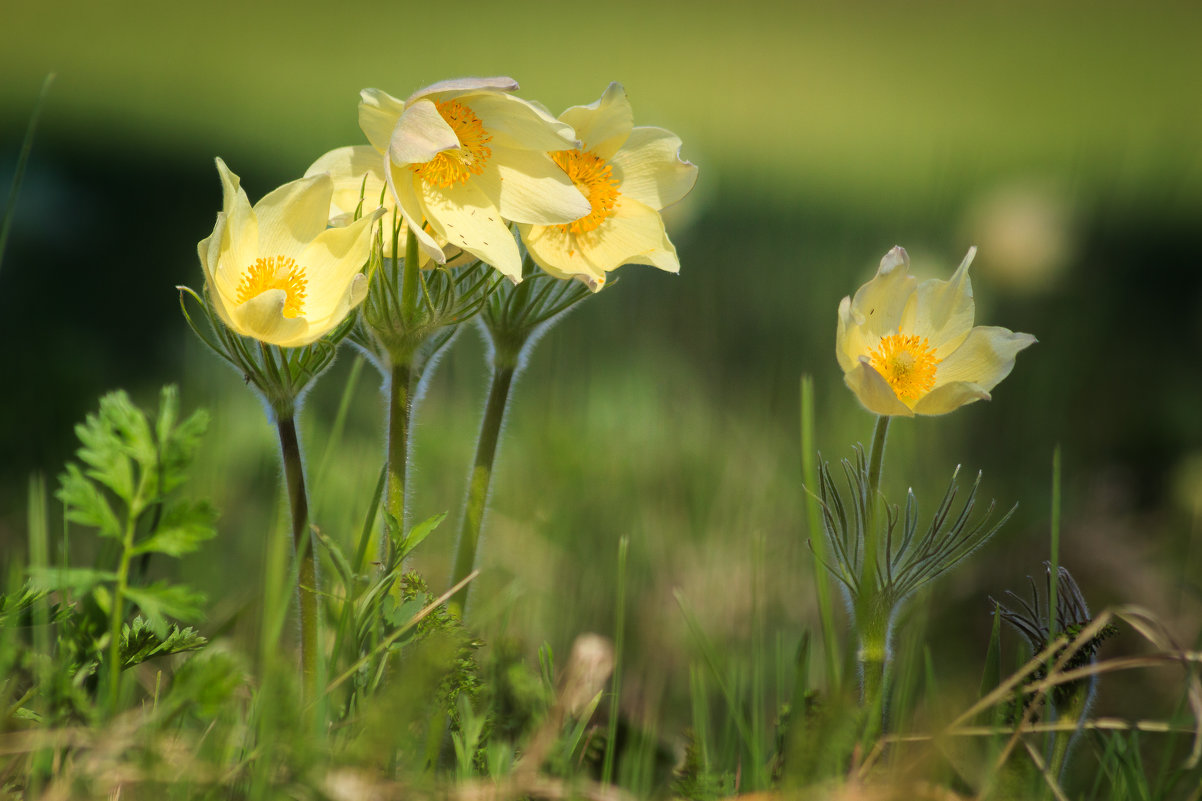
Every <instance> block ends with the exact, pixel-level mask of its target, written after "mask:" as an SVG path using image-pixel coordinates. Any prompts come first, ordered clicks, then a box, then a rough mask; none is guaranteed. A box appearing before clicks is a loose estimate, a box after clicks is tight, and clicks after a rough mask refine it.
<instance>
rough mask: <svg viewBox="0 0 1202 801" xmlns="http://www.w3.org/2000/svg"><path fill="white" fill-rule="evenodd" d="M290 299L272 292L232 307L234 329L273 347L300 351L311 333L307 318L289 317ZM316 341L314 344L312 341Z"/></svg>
mask: <svg viewBox="0 0 1202 801" xmlns="http://www.w3.org/2000/svg"><path fill="white" fill-rule="evenodd" d="M286 298H287V296H286V295H285V293H284V290H282V289H268V290H267V291H265V292H260V293H259V294H258V295H256V296H255V297H253V298H251V299H250V300H248V301H246V302H245V303H242V304H240V305H238V306H234V307H232V308H231V309H230V310H229V311H230V315H231V317H232V323H231V325H230V328H232V329H234V331H235V332H237V333H239V334H242V335H243V336H250V337H254V338H255V339H259V340H262V341H263V342H267V343H269V344H271V345H282V346H284V347H289V348H292V347H297V346H298V345H301V344H308V343H307V342H302V341H301V340H303V339H304V337H305V336H306V334H307V333H308V331H309V323H308V321H307V320H305V318H304V317H285V316H284V314H283V312H284V303H285V301H286ZM310 341H312V340H310Z"/></svg>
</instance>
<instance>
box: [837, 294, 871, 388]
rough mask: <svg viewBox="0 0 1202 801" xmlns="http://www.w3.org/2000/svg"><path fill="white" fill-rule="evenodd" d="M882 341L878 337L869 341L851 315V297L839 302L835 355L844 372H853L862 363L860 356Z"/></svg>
mask: <svg viewBox="0 0 1202 801" xmlns="http://www.w3.org/2000/svg"><path fill="white" fill-rule="evenodd" d="M879 341H880V338H879V337H877V338H876V339H874V340H873V341H872V342H869V341H868V340H867V339H866V338H865V337H864V331H863V329H861V328H860V326H859V325H858V324H857V323H856V321H855V318H853V317H852V316H851V298H850V297H846V296H845V297H844V298H843V300H842V301H840V302H839V326H838V328H837V329H836V331H835V357H836V358H837V359H838V360H839V367H840V368H842V370H843V372H845V373H847V372H851V371H852V370H854V369H855V367H856V365H858V364H859V363H860V357H861V356H865V355H867V354H868V351H869V350H871V349H872V348H873V347H875V346H876V344H877V343H878V342H879Z"/></svg>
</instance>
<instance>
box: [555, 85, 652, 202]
mask: <svg viewBox="0 0 1202 801" xmlns="http://www.w3.org/2000/svg"><path fill="white" fill-rule="evenodd" d="M559 119H560V120H561V121H563V122H566V123H567V124H568V125H571V126H572V127H573V128H575V129H576V138H577V139H579V140H580V143H581V147H582V148H583V149H585V150H590V151H592V152H593V153H596V154H597V155H598V156H600V157H601V158H603V159H605V160H606V161H609V160H610V159H611V158H613V156H614V154H615V153H617V152H618V149H619V148H620V147H622V145H623V143H624V142H626V138H627V137H628V136H630V130H631V128H633V127H634V111H633V110H631V108H630V101H629V100H628V99H627V98H626V90H625V89H623V88H622V84H620V83H617V82H616V81H615V82H614V83H611V84H610V85H609V87H608V88H607V89H606V90H605V92H604V94H602V95H601V97H600V99H598V100H596V101H594V102H592V103H589V104H588V105H587V106H572V107H571V108H570V109H568V110H567V111H565V112H564V113H563V114H560V115H559ZM640 199H641V198H640Z"/></svg>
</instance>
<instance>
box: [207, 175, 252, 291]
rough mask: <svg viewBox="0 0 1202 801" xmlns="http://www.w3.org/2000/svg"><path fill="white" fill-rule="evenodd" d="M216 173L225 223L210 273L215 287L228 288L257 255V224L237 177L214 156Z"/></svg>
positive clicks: (234, 283)
mask: <svg viewBox="0 0 1202 801" xmlns="http://www.w3.org/2000/svg"><path fill="white" fill-rule="evenodd" d="M217 174H218V175H219V176H221V187H222V195H223V200H222V214H224V215H225V226H224V228H223V229H222V232H221V239H220V242H219V243H218V247H219V250H220V258H219V259H218V262H217V264H216V265H215V266H214V276H215V277H216V278H217V279H218V287H220V288H222V291H228V287H229V285H230V284H231V283H232V284H233V285H234V286H237V285H238V280H239V279H238V276H239V275H240V274H241V273H242V271H243V270H245V269H246V268H247V267H249V266H250V265H252V264H254V263H255V259H257V258H258V256H259V223H258V221H257V220H256V218H255V213H254V210H253V209H251V205H250V200H249V199H248V198H247V197H246V192H245V190H243V189H242V186H241V182H240V181H239V180H238V176H237V175H235V174H234V173H232V172H230V170H229V168H228V167H226V166H225V162H224V161H222V160H221V159H217Z"/></svg>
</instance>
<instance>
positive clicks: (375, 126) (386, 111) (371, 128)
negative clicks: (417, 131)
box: [359, 89, 405, 153]
mask: <svg viewBox="0 0 1202 801" xmlns="http://www.w3.org/2000/svg"><path fill="white" fill-rule="evenodd" d="M359 98H360V99H359V128H360V129H361V130H362V131H363V135H364V136H366V137H367V141H368V142H371V146H372V147H374V148H375V149H376V150H378V151H380V152H381V153H383V152H384V151H386V150H387V149H388V143H389V141H390V140H391V139H392V130H393V129H394V128H396V123H397V120H399V119H400V118H401V112H403V111H404V110H405V104H404V103H402V102H401V101H400V100H398V99H397V98H395V97H393V96H392V95H390V94H388V93H387V92H382V91H380V90H379V89H364V90H363V91H362V92H360V93H359Z"/></svg>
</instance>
